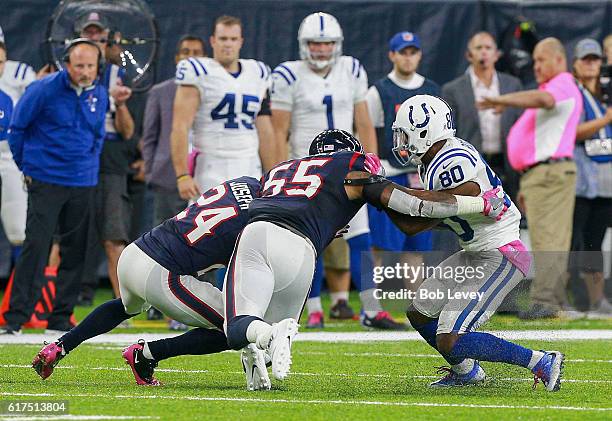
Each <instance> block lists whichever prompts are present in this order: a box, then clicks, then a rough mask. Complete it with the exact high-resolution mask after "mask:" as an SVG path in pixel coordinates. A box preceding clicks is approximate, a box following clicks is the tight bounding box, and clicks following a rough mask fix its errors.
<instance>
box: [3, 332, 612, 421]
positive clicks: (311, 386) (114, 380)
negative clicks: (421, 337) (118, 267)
mask: <svg viewBox="0 0 612 421" xmlns="http://www.w3.org/2000/svg"><path fill="white" fill-rule="evenodd" d="M523 343H525V344H526V345H530V346H544V347H545V348H551V347H552V348H556V349H559V350H561V351H562V352H564V353H566V355H567V359H568V361H567V364H566V370H565V379H566V381H565V382H564V383H563V384H562V388H561V391H559V392H557V393H549V392H546V391H545V390H544V389H543V387H542V386H541V385H539V386H538V387H537V388H536V390H532V387H531V385H532V381H531V379H530V376H529V375H528V373H527V372H526V370H523V369H520V368H516V367H511V366H506V365H500V364H483V367H484V368H485V369H486V370H487V372H488V375H489V376H490V381H489V383H488V384H487V385H486V386H482V387H480V386H479V387H471V388H462V389H453V390H432V389H429V388H428V387H427V384H428V382H430V381H432V380H433V379H435V378H436V377H435V376H436V373H435V369H434V366H437V365H441V364H443V360H442V359H441V358H439V357H436V356H435V355H434V354H433V353H432V351H431V349H430V348H428V347H427V346H426V345H424V344H423V343H421V342H415V341H410V342H401V343H392V342H391V343H388V342H385V343H383V342H373V343H365V344H364V343H353V344H346V343H343V344H333V343H317V342H314V343H304V342H297V343H295V346H294V364H293V369H292V374H291V375H290V377H289V379H287V380H285V381H284V382H279V381H275V380H273V390H272V391H268V392H247V391H246V390H245V381H244V375H243V373H242V371H241V367H240V364H239V356H238V353H236V352H226V353H223V354H218V355H211V356H197V357H180V358H176V359H173V360H167V361H163V362H161V363H160V366H159V367H158V371H157V376H158V378H159V379H160V380H161V381H162V382H163V384H164V385H163V386H160V387H143V386H136V384H135V382H134V380H133V377H132V375H131V372H130V371H129V368H128V367H127V366H126V365H124V364H123V360H122V358H121V355H120V353H121V347H120V346H117V345H104V346H101V345H83V346H82V347H80V348H78V349H76V350H75V351H73V352H72V353H71V354H70V355H69V356H68V357H66V358H65V359H64V360H62V361H61V363H60V365H59V366H58V368H56V371H55V373H54V374H53V376H51V377H50V378H49V379H47V380H46V381H42V380H41V379H40V378H39V377H38V376H37V375H36V373H35V372H34V370H32V369H31V368H30V367H29V366H28V364H29V362H30V360H31V358H32V357H33V356H34V354H35V353H36V352H37V351H38V349H39V348H40V347H39V346H32V345H10V346H9V345H4V346H2V348H1V352H2V364H1V365H0V395H2V399H4V400H13V399H44V400H68V401H69V411H70V414H72V415H97V416H102V415H105V416H108V415H114V416H148V417H160V418H161V419H192V418H200V419H204V418H205V419H238V417H241V418H243V417H248V418H257V419H297V418H304V419H339V418H341V417H342V418H345V419H365V418H368V419H407V418H413V419H436V418H439V419H443V418H444V419H448V418H449V417H452V418H454V419H464V418H468V417H469V418H471V419H474V418H476V417H486V418H487V419H491V418H493V417H495V418H497V419H517V418H519V417H520V418H523V419H587V418H588V419H591V420H594V419H606V418H607V419H610V417H611V416H612V412H611V410H612V404H611V402H610V400H611V398H610V390H611V387H610V386H611V384H612V380H611V374H612V361H611V358H612V355H611V349H612V341H572V342H556V343H554V344H552V343H542V342H539V343H535V342H523ZM597 408H605V409H606V410H597ZM245 419H246V418H245Z"/></svg>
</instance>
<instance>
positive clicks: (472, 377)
mask: <svg viewBox="0 0 612 421" xmlns="http://www.w3.org/2000/svg"><path fill="white" fill-rule="evenodd" d="M437 368H438V371H437V373H438V374H442V373H447V374H446V376H444V377H442V378H441V379H440V380H436V381H435V382H433V383H430V384H429V387H457V386H473V385H477V384H482V383H484V382H485V380H486V378H487V375H486V374H485V372H484V370H483V369H482V367H481V366H480V364H478V361H474V368H472V371H470V372H469V373H467V374H458V373H455V372H454V371H453V370H452V369H451V368H449V367H437Z"/></svg>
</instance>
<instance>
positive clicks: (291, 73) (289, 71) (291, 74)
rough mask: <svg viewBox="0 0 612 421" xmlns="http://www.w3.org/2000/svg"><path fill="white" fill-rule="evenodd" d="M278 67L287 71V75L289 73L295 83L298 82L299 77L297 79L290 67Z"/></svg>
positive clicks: (280, 65)
mask: <svg viewBox="0 0 612 421" xmlns="http://www.w3.org/2000/svg"><path fill="white" fill-rule="evenodd" d="M278 67H282V68H283V69H285V70H286V71H287V73H289V76H291V79H293V80H294V81H295V80H297V77H295V73H293V72H292V71H291V69H290V68H289V67H287V66H285V65H284V64H279V65H278ZM278 67H277V69H278Z"/></svg>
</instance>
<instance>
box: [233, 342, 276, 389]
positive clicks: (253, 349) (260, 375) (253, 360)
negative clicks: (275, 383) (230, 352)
mask: <svg viewBox="0 0 612 421" xmlns="http://www.w3.org/2000/svg"><path fill="white" fill-rule="evenodd" d="M265 355H266V353H265V351H262V350H261V349H259V348H257V346H256V345H255V344H249V345H247V346H245V347H244V348H242V353H241V354H240V359H241V360H242V368H243V369H244V374H245V375H246V381H247V390H270V389H271V388H272V383H271V382H270V376H268V368H267V367H266V358H265Z"/></svg>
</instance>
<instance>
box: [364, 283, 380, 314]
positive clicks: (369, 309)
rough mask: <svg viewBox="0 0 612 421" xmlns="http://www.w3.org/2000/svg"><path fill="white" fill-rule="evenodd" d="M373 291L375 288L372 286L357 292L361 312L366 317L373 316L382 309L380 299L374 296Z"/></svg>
mask: <svg viewBox="0 0 612 421" xmlns="http://www.w3.org/2000/svg"><path fill="white" fill-rule="evenodd" d="M374 291H375V289H374V288H372V289H368V290H365V291H361V292H360V293H359V298H360V299H361V306H362V307H363V312H364V313H365V314H366V316H368V317H374V316H376V315H377V314H378V312H379V311H382V306H381V305H380V301H378V299H377V298H376V297H375V296H374Z"/></svg>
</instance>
